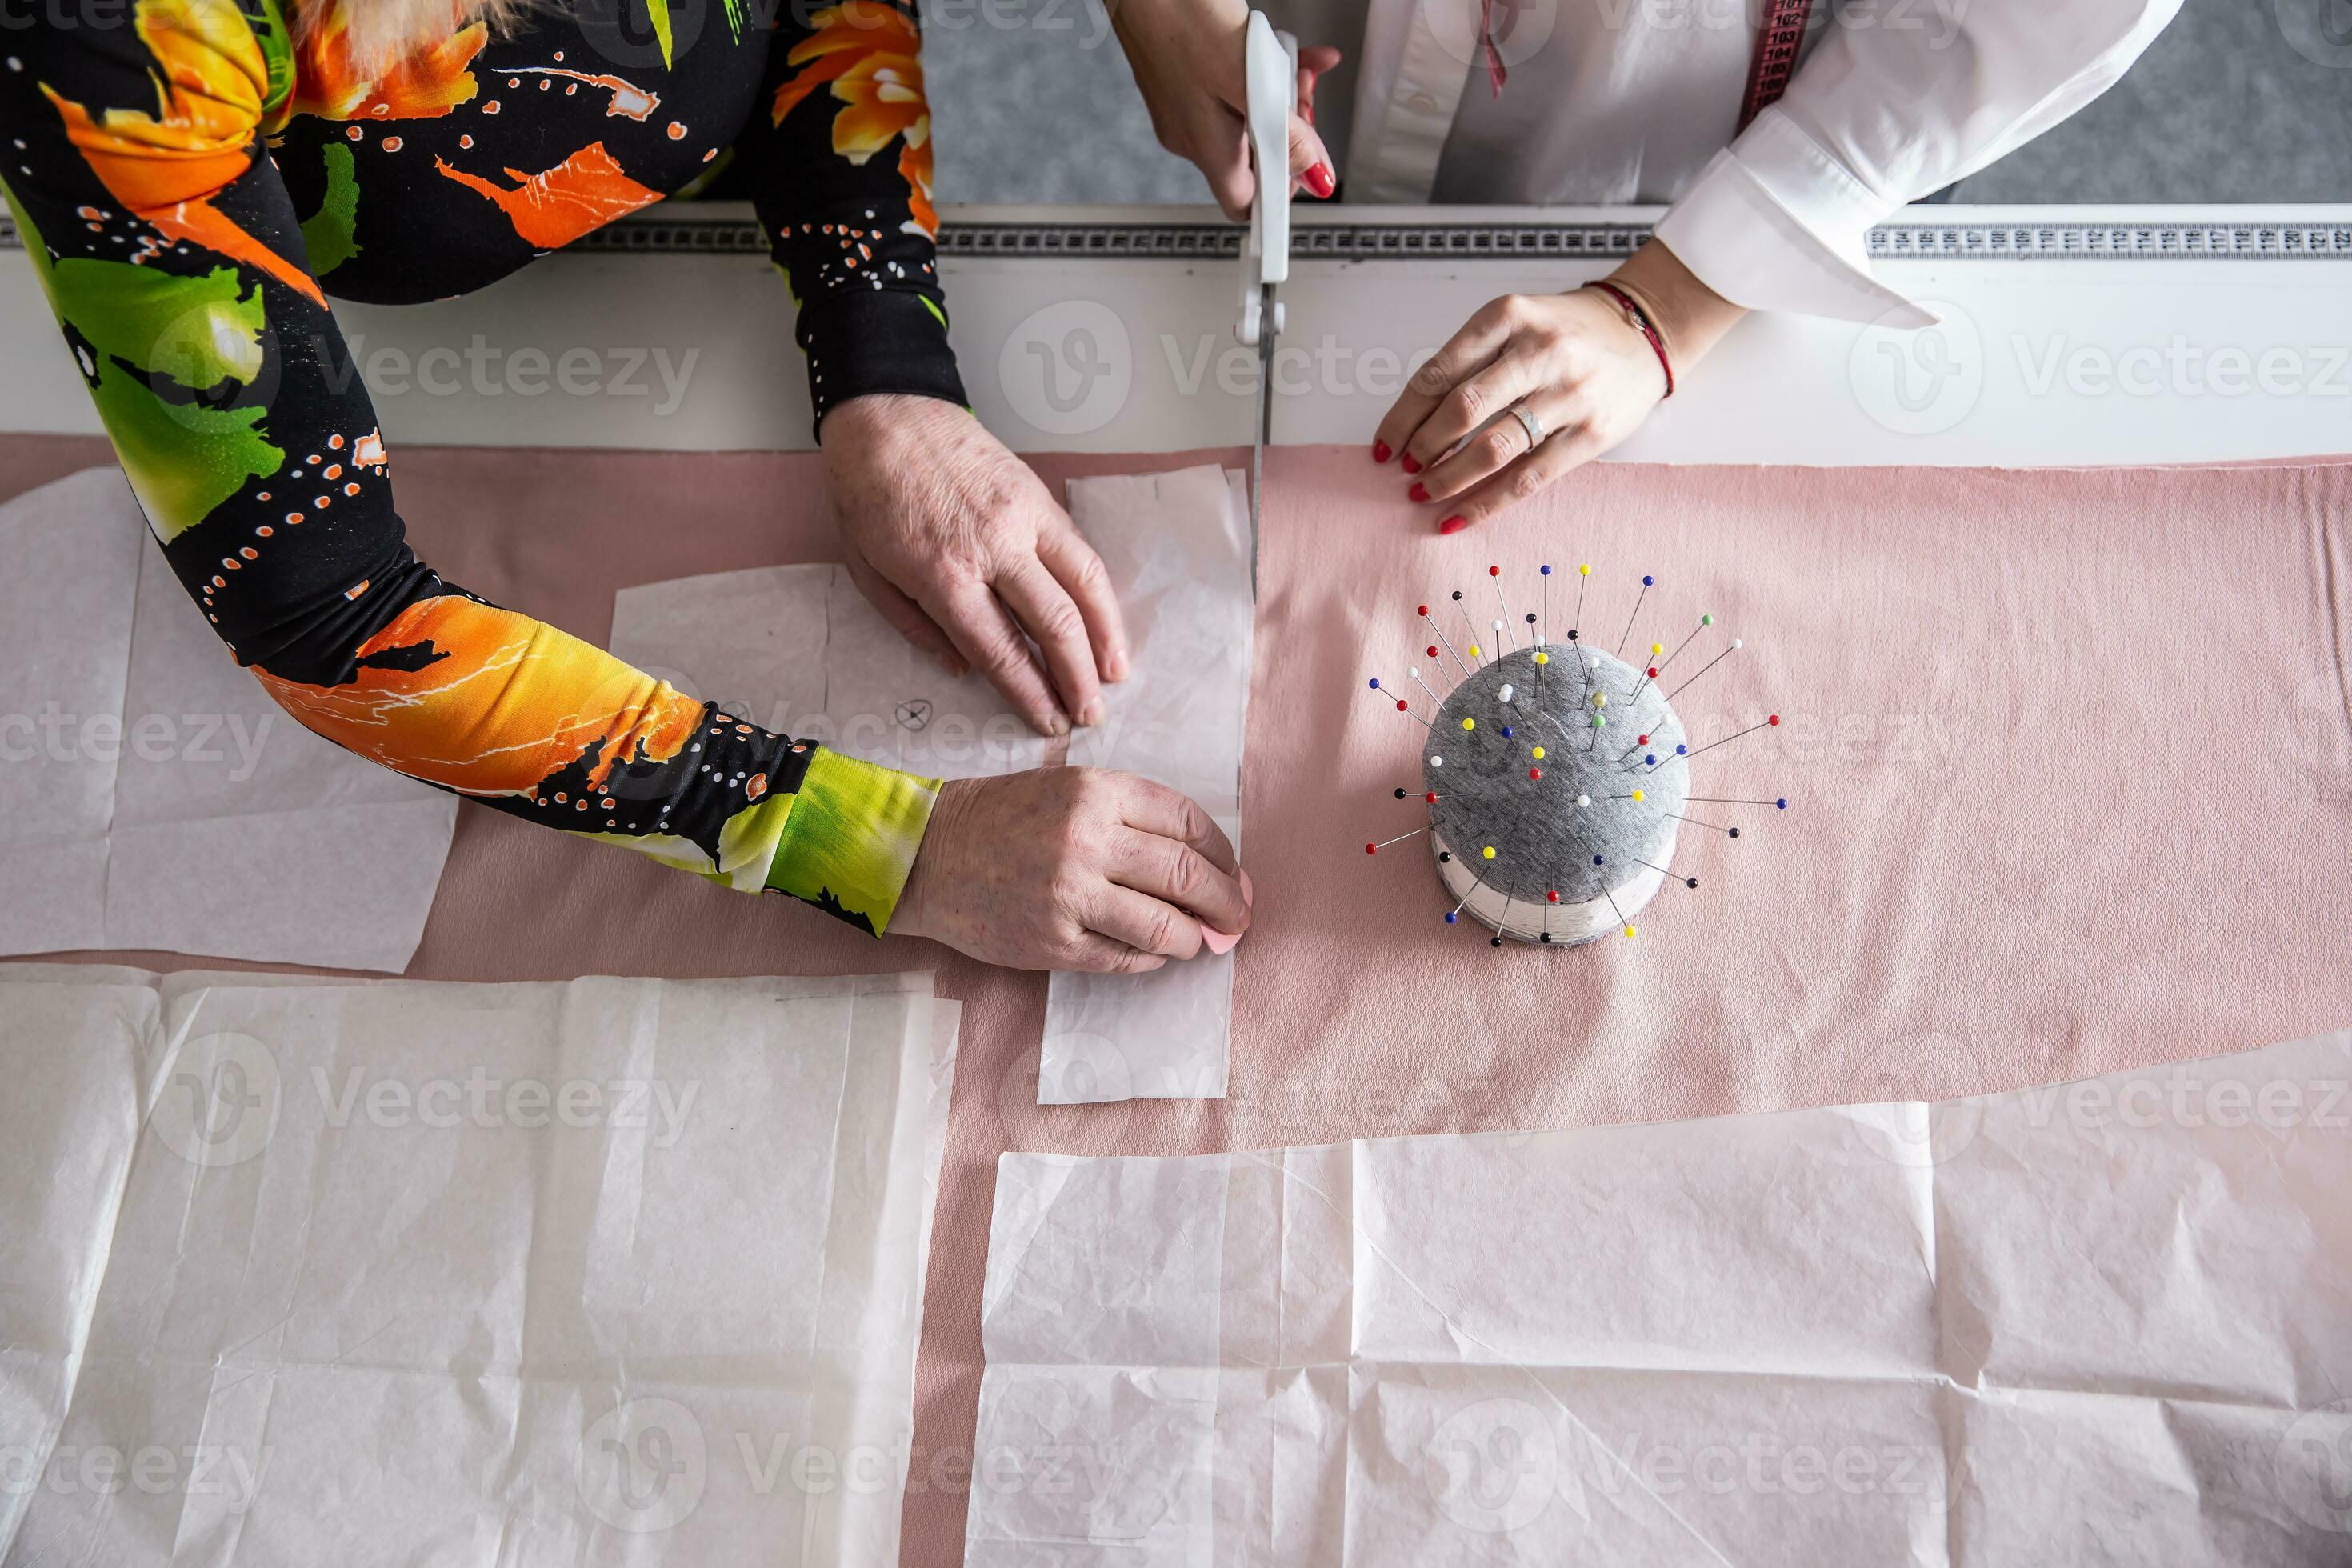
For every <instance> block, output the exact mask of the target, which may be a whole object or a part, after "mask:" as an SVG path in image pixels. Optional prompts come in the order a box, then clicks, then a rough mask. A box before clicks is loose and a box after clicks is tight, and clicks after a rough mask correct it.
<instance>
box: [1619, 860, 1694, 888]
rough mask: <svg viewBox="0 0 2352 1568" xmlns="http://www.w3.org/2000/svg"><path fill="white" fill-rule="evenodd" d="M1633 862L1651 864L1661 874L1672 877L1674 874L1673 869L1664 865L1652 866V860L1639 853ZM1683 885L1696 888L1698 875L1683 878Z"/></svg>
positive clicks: (1639, 864) (1638, 864)
mask: <svg viewBox="0 0 2352 1568" xmlns="http://www.w3.org/2000/svg"><path fill="white" fill-rule="evenodd" d="M1633 864H1635V865H1636V866H1649V867H1650V869H1651V870H1653V871H1655V872H1657V873H1658V874H1659V875H1660V876H1664V877H1672V876H1673V875H1674V873H1673V872H1672V871H1669V870H1667V869H1666V868H1664V866H1651V865H1650V862H1648V861H1647V860H1644V859H1643V858H1641V857H1640V856H1639V855H1636V856H1634V857H1633ZM1683 886H1684V887H1685V888H1696V887H1697V886H1698V879H1697V878H1696V877H1685V878H1684V879H1683Z"/></svg>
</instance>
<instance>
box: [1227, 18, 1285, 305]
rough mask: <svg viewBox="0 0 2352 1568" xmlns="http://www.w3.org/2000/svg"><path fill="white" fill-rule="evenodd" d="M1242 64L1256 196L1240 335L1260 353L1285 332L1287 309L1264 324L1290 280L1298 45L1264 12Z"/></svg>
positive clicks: (1253, 23)
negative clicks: (1270, 337)
mask: <svg viewBox="0 0 2352 1568" xmlns="http://www.w3.org/2000/svg"><path fill="white" fill-rule="evenodd" d="M1245 37H1246V38H1247V40H1248V41H1247V44H1246V46H1245V49H1244V58H1243V62H1242V76H1243V86H1244V90H1245V92H1246V94H1247V100H1248V117H1249V140H1250V153H1251V156H1252V157H1253V158H1254V159H1255V162H1256V163H1257V196H1256V199H1255V200H1254V201H1252V202H1251V203H1250V226H1249V244H1248V247H1247V248H1246V249H1245V250H1244V252H1243V254H1242V262H1243V266H1242V319H1241V325H1240V327H1239V328H1238V329H1237V330H1236V332H1235V335H1236V336H1237V337H1238V338H1239V339H1240V341H1241V343H1242V345H1243V346H1244V348H1255V347H1257V344H1258V337H1259V334H1260V332H1261V331H1264V330H1265V327H1267V326H1271V328H1272V329H1273V331H1275V332H1276V333H1277V334H1279V333H1280V332H1281V331H1282V306H1281V304H1280V302H1279V301H1277V302H1276V304H1275V307H1274V320H1273V321H1271V322H1270V323H1269V322H1265V321H1264V319H1263V315H1264V312H1263V310H1262V308H1261V307H1262V302H1263V301H1264V300H1265V289H1266V288H1267V287H1268V286H1269V285H1271V284H1276V283H1280V282H1282V281H1284V280H1285V279H1288V278H1289V276H1290V116H1291V113H1292V111H1293V110H1295V109H1297V106H1298V58H1297V55H1296V54H1295V53H1294V52H1293V51H1294V50H1295V49H1296V48H1297V45H1296V44H1295V43H1294V42H1292V41H1291V40H1290V39H1289V38H1287V37H1284V36H1282V35H1281V34H1278V33H1276V31H1275V30H1274V24H1273V23H1271V22H1269V21H1267V20H1266V19H1265V12H1263V11H1253V12H1251V13H1250V18H1249V26H1248V29H1247V31H1246V34H1245Z"/></svg>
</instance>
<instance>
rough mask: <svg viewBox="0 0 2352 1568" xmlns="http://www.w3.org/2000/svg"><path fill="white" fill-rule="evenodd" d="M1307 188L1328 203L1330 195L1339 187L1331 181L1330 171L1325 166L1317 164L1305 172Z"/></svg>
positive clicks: (1335, 182)
mask: <svg viewBox="0 0 2352 1568" xmlns="http://www.w3.org/2000/svg"><path fill="white" fill-rule="evenodd" d="M1307 189H1308V190H1310V191H1313V192H1314V193H1315V194H1316V195H1318V196H1321V197H1322V198H1323V199H1324V200H1326V201H1328V200H1330V198H1331V193H1332V192H1333V191H1336V190H1338V189H1339V183H1338V182H1337V181H1335V180H1333V179H1332V177H1331V171H1330V169H1329V168H1328V166H1327V165H1325V164H1322V163H1317V164H1315V165H1313V166H1312V167H1311V168H1309V169H1308V170H1307Z"/></svg>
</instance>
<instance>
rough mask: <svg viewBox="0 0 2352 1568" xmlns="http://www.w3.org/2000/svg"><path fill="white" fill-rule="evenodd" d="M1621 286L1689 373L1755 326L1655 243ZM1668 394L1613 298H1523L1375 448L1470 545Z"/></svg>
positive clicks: (1411, 397)
mask: <svg viewBox="0 0 2352 1568" xmlns="http://www.w3.org/2000/svg"><path fill="white" fill-rule="evenodd" d="M1610 281H1611V282H1612V283H1614V284H1615V285H1616V286H1618V287H1619V288H1621V289H1624V290H1625V292H1626V293H1627V295H1628V296H1630V297H1632V298H1633V299H1635V300H1638V301H1639V302H1640V304H1641V307H1642V310H1643V314H1645V315H1646V316H1647V317H1648V318H1649V319H1650V321H1651V322H1652V324H1653V325H1654V327H1655V329H1656V331H1657V332H1658V334H1659V336H1660V337H1661V338H1662V339H1663V340H1664V342H1666V344H1667V346H1668V351H1669V353H1671V356H1672V363H1674V365H1675V369H1676V370H1677V371H1680V370H1682V369H1683V368H1684V367H1685V366H1687V365H1690V364H1693V363H1696V362H1697V360H1698V359H1699V357H1700V356H1701V355H1703V354H1704V353H1706V350H1707V349H1708V348H1710V347H1712V346H1713V345H1714V343H1715V342H1716V341H1717V339H1719V338H1720V337H1722V335H1723V334H1724V333H1725V332H1727V331H1730V329H1731V327H1732V325H1733V324H1734V323H1736V322H1737V321H1738V320H1739V318H1740V316H1741V315H1742V314H1744V312H1743V311H1742V310H1741V309H1740V308H1739V307H1738V306H1737V305H1734V304H1732V303H1731V302H1730V301H1728V300H1725V299H1724V298H1723V297H1722V296H1721V295H1719V294H1717V293H1716V292H1715V291H1714V290H1713V289H1709V288H1708V287H1707V286H1706V284H1705V283H1702V282H1700V281H1699V279H1698V278H1697V277H1696V275H1695V274H1694V273H1692V272H1691V271H1690V269H1689V268H1685V266H1683V264H1682V262H1681V261H1680V260H1679V259H1678V258H1675V254H1674V253H1673V252H1672V251H1671V250H1669V249H1667V248H1666V247H1665V246H1664V245H1663V244H1662V243H1660V242H1659V241H1657V240H1655V239H1653V240H1651V241H1650V242H1649V243H1647V244H1646V245H1644V246H1643V247H1642V248H1641V249H1640V250H1639V251H1638V252H1636V253H1635V254H1634V256H1633V258H1631V259H1630V260H1628V261H1627V262H1626V263H1625V265H1624V266H1622V267H1621V268H1618V269H1617V271H1616V272H1615V273H1614V274H1612V277H1611V279H1610ZM1665 395H1666V386H1665V380H1664V375H1663V374H1662V373H1661V363H1660V353H1659V351H1658V350H1656V349H1655V348H1654V347H1653V346H1652V344H1651V342H1650V339H1649V337H1648V335H1647V334H1645V333H1644V332H1643V331H1642V330H1641V328H1640V327H1639V326H1637V325H1636V324H1635V322H1634V321H1633V317H1632V316H1631V315H1630V314H1629V313H1627V311H1626V310H1624V309H1623V308H1622V306H1621V304H1620V303H1619V302H1618V301H1617V300H1613V299H1612V298H1611V296H1610V295H1608V294H1607V293H1606V292H1604V291H1602V290H1600V289H1580V290H1577V291H1575V292H1571V293H1567V294H1512V295H1507V296H1505V297H1504V298H1502V299H1499V300H1490V301H1489V302H1488V303H1487V304H1486V305H1484V306H1482V307H1481V308H1480V309H1479V310H1478V312H1477V313H1476V314H1475V315H1474V316H1472V317H1471V318H1470V321H1469V323H1468V324H1467V325H1465V327H1463V329H1462V330H1461V331H1458V332H1456V333H1454V336H1453V337H1452V338H1450V339H1448V340H1447V341H1446V342H1445V344H1444V347H1442V348H1440V349H1439V350H1438V351H1437V353H1434V354H1433V355H1431V356H1430V357H1429V359H1428V360H1427V361H1426V362H1425V363H1423V364H1422V365H1421V367H1420V368H1419V369H1417V370H1415V371H1414V372H1413V373H1412V378H1411V379H1410V380H1409V381H1408V382H1407V383H1406V384H1405V389H1404V392H1403V393H1402V395H1400V396H1399V397H1398V398H1397V400H1396V402H1395V403H1394V405H1391V407H1390V409H1389V411H1388V413H1387V414H1386V415H1385V416H1382V418H1381V423H1380V427H1379V428H1378V429H1377V430H1376V431H1375V432H1374V433H1373V436H1372V440H1373V442H1374V445H1375V447H1386V448H1388V449H1390V450H1391V451H1394V452H1395V453H1396V455H1397V459H1398V464H1399V466H1400V467H1401V468H1403V469H1404V471H1405V472H1406V473H1408V474H1417V475H1419V476H1420V478H1419V479H1417V480H1416V481H1415V483H1414V484H1413V487H1412V489H1411V490H1409V491H1408V492H1407V494H1408V495H1409V496H1410V497H1411V498H1412V500H1415V501H1433V502H1437V503H1441V504H1442V505H1444V521H1441V522H1439V523H1438V525H1437V531H1439V532H1440V533H1446V534H1451V533H1457V532H1459V531H1462V530H1463V529H1465V528H1470V527H1473V526H1475V524H1478V523H1481V522H1484V521H1486V519H1488V518H1490V517H1492V516H1494V515H1495V514H1496V513H1497V512H1499V511H1502V510H1505V509H1507V508H1508V507H1510V506H1512V505H1514V504H1516V503H1517V502H1518V501H1521V500H1526V499H1527V498H1528V497H1530V496H1532V495H1535V494H1536V493H1537V492H1538V491H1539V490H1541V489H1543V488H1544V487H1545V486H1547V485H1549V484H1551V483H1552V482H1553V481H1554V480H1556V479H1559V477H1560V476H1561V475H1563V474H1566V473H1568V472H1569V471H1570V469H1573V468H1576V467H1577V466H1578V465H1580V464H1582V463H1585V462H1589V461H1591V459H1592V458H1597V457H1599V456H1600V455H1601V453H1603V452H1605V451H1607V450H1608V449H1609V448H1610V447H1613V446H1615V445H1616V444H1617V443H1618V442H1620V441H1622V440H1623V439H1624V438H1625V437H1627V436H1629V435H1631V434H1633V430H1634V428H1635V427H1636V426H1639V425H1640V424H1641V423H1642V421H1643V419H1645V418H1647V417H1648V416H1649V413H1650V410H1651V409H1652V408H1654V407H1655V406H1656V405H1658V403H1659V402H1660V401H1661V400H1662V399H1663V398H1664V396H1665ZM1515 410H1524V411H1525V413H1526V414H1527V416H1528V418H1527V419H1526V420H1525V421H1522V420H1521V419H1520V418H1519V417H1518V415H1517V413H1515V412H1514V411H1515Z"/></svg>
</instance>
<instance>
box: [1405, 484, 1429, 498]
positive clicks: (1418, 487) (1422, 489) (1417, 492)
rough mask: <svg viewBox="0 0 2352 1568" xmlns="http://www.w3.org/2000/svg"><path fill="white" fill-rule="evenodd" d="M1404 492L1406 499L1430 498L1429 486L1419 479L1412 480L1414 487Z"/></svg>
mask: <svg viewBox="0 0 2352 1568" xmlns="http://www.w3.org/2000/svg"><path fill="white" fill-rule="evenodd" d="M1404 493H1405V497H1406V499H1407V500H1428V499H1429V487H1428V486H1427V485H1425V484H1423V483H1422V482H1421V481H1420V480H1419V479H1415V480H1413V481H1412V489H1409V490H1407V491H1405V492H1404Z"/></svg>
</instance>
